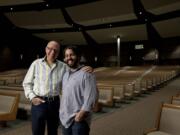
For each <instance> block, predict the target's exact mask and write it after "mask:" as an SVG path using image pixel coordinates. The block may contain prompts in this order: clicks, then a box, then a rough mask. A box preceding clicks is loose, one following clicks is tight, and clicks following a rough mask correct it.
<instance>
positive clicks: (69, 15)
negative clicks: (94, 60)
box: [0, 0, 180, 45]
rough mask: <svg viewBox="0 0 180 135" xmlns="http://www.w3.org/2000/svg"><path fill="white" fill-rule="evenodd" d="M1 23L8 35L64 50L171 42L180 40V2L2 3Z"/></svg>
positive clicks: (26, 0) (44, 0)
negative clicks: (118, 40)
mask: <svg viewBox="0 0 180 135" xmlns="http://www.w3.org/2000/svg"><path fill="white" fill-rule="evenodd" d="M0 20H1V27H2V28H3V25H6V26H7V27H8V29H9V31H20V32H22V33H23V32H26V33H29V34H32V35H33V36H36V37H38V38H42V39H45V40H57V41H60V42H61V43H62V44H64V45H68V44H78V45H85V44H106V43H114V42H116V37H117V36H118V35H119V36H120V37H121V41H124V42H127V41H139V40H148V39H149V40H150V39H151V37H152V36H153V37H155V36H156V37H157V38H171V37H180V26H179V25H180V1H179V0H158V1H157V0H151V1H149V0H126V1H123V0H86V2H84V0H76V1H75V0H1V1H0ZM6 29H7V28H6ZM6 29H5V28H4V31H6Z"/></svg>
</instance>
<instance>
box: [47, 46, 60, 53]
mask: <svg viewBox="0 0 180 135" xmlns="http://www.w3.org/2000/svg"><path fill="white" fill-rule="evenodd" d="M46 48H47V49H48V50H49V51H54V52H55V53H57V52H58V49H54V48H50V47H46Z"/></svg>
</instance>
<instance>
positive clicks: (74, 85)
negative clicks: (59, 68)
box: [59, 69, 97, 128]
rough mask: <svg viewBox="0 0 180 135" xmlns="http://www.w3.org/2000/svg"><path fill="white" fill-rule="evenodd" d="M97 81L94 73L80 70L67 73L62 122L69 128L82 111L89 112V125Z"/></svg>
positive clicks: (62, 99)
mask: <svg viewBox="0 0 180 135" xmlns="http://www.w3.org/2000/svg"><path fill="white" fill-rule="evenodd" d="M96 97H97V90H96V79H95V75H94V74H92V73H87V72H84V71H82V70H80V69H77V70H75V71H71V70H69V71H67V72H66V73H65V74H64V77H63V81H62V97H61V105H60V116H59V117H60V120H61V123H62V125H63V126H64V127H66V128H68V127H69V126H70V125H71V124H72V123H73V121H74V117H75V113H77V112H79V111H80V110H84V111H87V112H89V113H88V116H87V117H86V119H85V120H86V121H87V123H88V124H89V123H90V118H91V110H92V106H93V104H94V103H95V101H96Z"/></svg>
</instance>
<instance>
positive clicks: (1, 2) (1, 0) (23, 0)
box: [0, 0, 43, 6]
mask: <svg viewBox="0 0 180 135" xmlns="http://www.w3.org/2000/svg"><path fill="white" fill-rule="evenodd" d="M39 2H43V0H0V6H9V5H18V4H30V3H39Z"/></svg>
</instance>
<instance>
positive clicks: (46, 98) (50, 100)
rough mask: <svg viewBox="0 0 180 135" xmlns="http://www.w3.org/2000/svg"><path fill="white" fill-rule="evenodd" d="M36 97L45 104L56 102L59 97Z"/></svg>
mask: <svg viewBox="0 0 180 135" xmlns="http://www.w3.org/2000/svg"><path fill="white" fill-rule="evenodd" d="M37 97H39V98H41V99H43V100H44V101H46V102H53V101H58V100H59V96H49V97H42V96H37Z"/></svg>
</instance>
